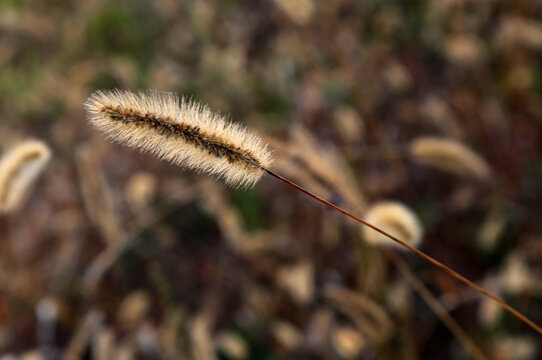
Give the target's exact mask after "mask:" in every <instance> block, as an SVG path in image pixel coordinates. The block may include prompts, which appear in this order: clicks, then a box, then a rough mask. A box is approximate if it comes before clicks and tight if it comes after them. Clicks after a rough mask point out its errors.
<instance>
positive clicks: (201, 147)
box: [85, 90, 272, 187]
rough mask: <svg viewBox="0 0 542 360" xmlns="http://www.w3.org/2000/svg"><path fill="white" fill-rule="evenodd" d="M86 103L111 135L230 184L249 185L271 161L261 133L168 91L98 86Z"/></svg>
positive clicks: (90, 113) (94, 120)
mask: <svg viewBox="0 0 542 360" xmlns="http://www.w3.org/2000/svg"><path fill="white" fill-rule="evenodd" d="M85 108H86V110H87V118H88V120H89V122H90V123H91V124H92V125H93V126H94V127H95V128H97V129H98V130H101V131H103V132H104V133H105V134H107V135H108V136H109V137H110V138H112V139H113V140H115V141H117V142H119V143H122V144H124V145H127V146H130V147H133V148H136V149H139V150H140V151H145V152H149V153H152V154H153V155H155V156H157V157H158V158H160V159H165V160H168V161H170V162H172V163H173V164H175V165H178V166H182V167H186V168H188V169H192V170H196V171H198V172H204V173H207V174H210V175H216V176H218V177H221V178H223V179H224V180H225V181H226V183H228V184H230V185H232V186H245V187H250V186H253V185H254V184H255V183H256V182H257V181H258V180H259V179H260V178H261V177H262V175H263V174H264V173H265V169H266V168H268V167H269V166H270V165H271V162H272V159H271V152H270V151H269V150H268V149H267V146H266V145H265V144H264V143H263V142H262V140H261V139H260V138H259V137H257V136H255V135H253V134H251V133H249V132H248V131H247V130H246V129H245V128H244V127H242V126H241V125H238V124H234V123H231V122H229V121H228V120H227V119H226V118H224V117H223V116H221V115H217V114H215V113H213V112H211V111H210V110H209V108H207V107H206V106H203V105H201V104H199V103H197V102H195V101H191V100H187V99H185V98H181V99H179V98H178V97H177V96H176V95H174V94H171V93H166V92H160V91H156V90H147V91H140V92H136V93H134V92H130V91H122V90H112V91H97V92H95V93H93V94H92V95H91V96H90V97H89V98H88V99H87V101H86V102H85Z"/></svg>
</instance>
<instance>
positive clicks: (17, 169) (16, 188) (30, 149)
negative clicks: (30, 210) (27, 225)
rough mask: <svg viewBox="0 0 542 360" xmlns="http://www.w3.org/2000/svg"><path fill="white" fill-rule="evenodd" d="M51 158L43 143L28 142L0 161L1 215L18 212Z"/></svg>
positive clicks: (47, 148) (19, 145)
mask: <svg viewBox="0 0 542 360" xmlns="http://www.w3.org/2000/svg"><path fill="white" fill-rule="evenodd" d="M50 157H51V151H50V150H49V147H48V146H47V145H45V144H44V143H43V142H41V141H37V140H27V141H24V142H22V143H19V144H17V145H16V146H15V147H13V148H12V149H10V150H8V151H7V152H6V154H4V155H3V156H2V159H1V160H0V214H2V213H12V212H14V211H16V210H18V209H19V208H20V207H21V206H22V205H23V203H24V200H25V199H26V197H27V196H28V192H29V189H30V187H31V186H32V184H33V183H34V181H35V180H36V179H37V178H38V176H39V175H40V174H41V172H42V170H43V168H44V167H45V165H46V164H47V162H48V161H49V159H50Z"/></svg>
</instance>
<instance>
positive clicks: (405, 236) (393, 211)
mask: <svg viewBox="0 0 542 360" xmlns="http://www.w3.org/2000/svg"><path fill="white" fill-rule="evenodd" d="M366 220H367V222H368V223H370V224H373V225H374V226H376V227H378V228H380V229H382V230H384V231H386V232H388V233H389V234H391V235H393V236H395V237H397V238H398V239H400V240H403V241H404V242H406V243H407V244H409V245H411V246H414V247H417V246H418V245H420V242H421V240H422V234H423V229H422V225H421V224H420V221H419V220H418V217H417V216H416V215H415V214H414V213H413V212H412V211H411V210H410V209H409V208H407V207H406V206H404V205H403V204H400V203H397V202H379V203H376V204H375V205H373V206H371V207H370V209H369V210H368V211H367V215H366ZM362 232H363V237H364V239H365V240H366V241H367V242H368V243H370V244H373V245H384V246H388V245H394V246H398V245H397V244H396V243H395V242H394V241H392V240H390V239H388V238H387V237H386V236H384V235H382V234H380V233H378V232H376V231H374V230H373V229H371V228H369V227H367V226H363V227H362ZM399 248H400V249H403V247H399Z"/></svg>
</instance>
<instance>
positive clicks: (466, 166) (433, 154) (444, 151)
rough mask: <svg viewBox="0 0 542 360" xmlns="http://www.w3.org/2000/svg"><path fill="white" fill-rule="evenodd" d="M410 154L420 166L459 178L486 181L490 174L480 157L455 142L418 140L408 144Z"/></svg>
mask: <svg viewBox="0 0 542 360" xmlns="http://www.w3.org/2000/svg"><path fill="white" fill-rule="evenodd" d="M410 154H411V155H412V156H413V158H414V160H415V161H417V162H419V163H420V164H424V165H428V166H433V167H435V168H437V169H440V170H442V171H446V172H449V173H453V174H457V175H461V176H470V177H474V178H478V179H487V178H488V177H489V176H490V174H491V169H490V167H489V165H488V164H487V162H486V161H485V160H484V159H482V157H480V156H479V155H478V154H476V153H475V152H474V151H472V150H471V149H469V148H468V147H467V146H465V145H464V144H462V143H460V142H457V141H455V140H449V139H443V138H438V137H437V138H434V137H422V138H418V139H416V140H414V141H413V142H412V143H411V144H410Z"/></svg>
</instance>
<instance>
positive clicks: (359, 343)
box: [330, 325, 366, 359]
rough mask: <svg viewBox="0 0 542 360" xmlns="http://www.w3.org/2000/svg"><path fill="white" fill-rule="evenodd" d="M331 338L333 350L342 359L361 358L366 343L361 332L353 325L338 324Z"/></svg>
mask: <svg viewBox="0 0 542 360" xmlns="http://www.w3.org/2000/svg"><path fill="white" fill-rule="evenodd" d="M330 338H331V339H330V340H331V345H332V347H333V350H334V351H335V352H336V353H337V354H338V355H339V356H340V357H341V359H359V358H360V356H361V353H362V351H363V349H364V347H365V345H366V341H365V339H364V338H363V336H362V335H361V333H360V332H359V331H358V330H357V329H355V328H353V327H352V326H346V325H343V326H337V327H336V328H335V329H333V331H332V332H331V335H330Z"/></svg>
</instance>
